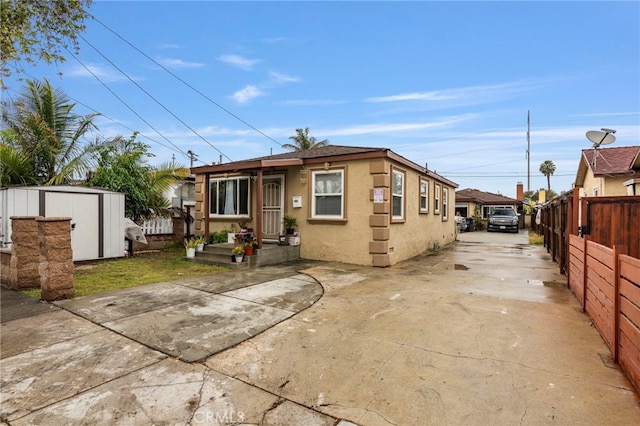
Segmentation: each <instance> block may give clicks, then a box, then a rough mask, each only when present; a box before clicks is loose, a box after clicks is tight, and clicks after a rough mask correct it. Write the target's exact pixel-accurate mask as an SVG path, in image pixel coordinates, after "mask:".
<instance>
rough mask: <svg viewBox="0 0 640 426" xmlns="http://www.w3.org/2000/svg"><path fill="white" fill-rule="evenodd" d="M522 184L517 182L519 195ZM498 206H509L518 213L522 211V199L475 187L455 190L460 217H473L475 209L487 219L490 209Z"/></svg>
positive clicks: (457, 211)
mask: <svg viewBox="0 0 640 426" xmlns="http://www.w3.org/2000/svg"><path fill="white" fill-rule="evenodd" d="M521 185H522V184H518V187H517V193H518V196H519V197H521V194H522V187H521ZM498 207H511V208H512V209H514V210H515V211H516V212H518V213H522V201H521V200H516V199H514V198H509V197H505V196H503V195H500V194H493V193H491V192H484V191H479V190H477V189H469V188H467V189H461V190H459V191H456V210H455V211H456V214H458V213H460V216H462V217H474V216H475V214H476V209H478V212H479V213H480V216H481V217H482V219H487V218H488V217H489V213H491V210H493V209H495V208H498Z"/></svg>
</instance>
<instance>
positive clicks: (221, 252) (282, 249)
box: [189, 243, 300, 269]
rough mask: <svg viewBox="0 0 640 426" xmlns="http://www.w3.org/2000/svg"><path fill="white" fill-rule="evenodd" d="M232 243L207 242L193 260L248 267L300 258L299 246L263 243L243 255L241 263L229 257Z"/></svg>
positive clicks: (234, 266) (232, 266)
mask: <svg viewBox="0 0 640 426" xmlns="http://www.w3.org/2000/svg"><path fill="white" fill-rule="evenodd" d="M233 247H234V244H232V243H223V244H207V245H205V246H204V250H203V251H197V252H196V257H195V258H192V259H189V260H192V261H194V262H202V263H210V264H215V265H223V266H227V267H230V268H236V269H237V268H250V267H255V266H264V265H274V264H278V263H283V262H288V261H291V260H299V259H300V246H279V245H277V244H264V245H263V246H262V248H261V249H259V250H254V253H253V256H245V257H244V261H243V262H242V263H236V262H233V260H232V259H231V249H232V248H233Z"/></svg>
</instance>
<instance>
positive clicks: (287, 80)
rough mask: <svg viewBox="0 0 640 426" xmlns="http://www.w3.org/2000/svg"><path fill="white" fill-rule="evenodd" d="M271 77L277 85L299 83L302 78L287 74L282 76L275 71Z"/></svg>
mask: <svg viewBox="0 0 640 426" xmlns="http://www.w3.org/2000/svg"><path fill="white" fill-rule="evenodd" d="M269 75H270V76H271V78H272V79H273V80H275V82H276V83H297V82H299V81H300V77H291V76H289V75H287V74H282V73H279V72H275V71H271V72H270V73H269Z"/></svg>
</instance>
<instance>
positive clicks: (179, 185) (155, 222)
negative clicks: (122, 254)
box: [141, 175, 196, 237]
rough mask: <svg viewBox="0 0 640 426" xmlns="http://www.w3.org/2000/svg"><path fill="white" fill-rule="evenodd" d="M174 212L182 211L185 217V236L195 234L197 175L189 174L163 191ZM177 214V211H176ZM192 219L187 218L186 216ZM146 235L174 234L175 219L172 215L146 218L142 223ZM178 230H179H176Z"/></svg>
mask: <svg viewBox="0 0 640 426" xmlns="http://www.w3.org/2000/svg"><path fill="white" fill-rule="evenodd" d="M162 196H163V198H164V199H165V200H167V202H168V203H169V207H171V208H172V209H173V211H174V212H176V211H180V212H182V213H183V216H184V217H185V220H184V236H186V237H189V236H191V235H193V218H194V216H195V205H196V196H195V176H193V175H189V176H187V177H186V178H185V179H184V180H181V181H179V182H176V183H174V184H172V185H171V186H170V187H169V188H168V189H166V190H165V191H163V192H162ZM174 214H176V213H174ZM189 217H190V218H191V219H186V218H189ZM141 227H142V229H143V231H144V233H145V235H155V234H173V233H174V232H173V220H172V218H170V217H157V218H154V219H149V220H146V221H145V222H144V223H143V224H142V225H141ZM176 231H177V230H176Z"/></svg>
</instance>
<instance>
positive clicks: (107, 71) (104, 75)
mask: <svg viewBox="0 0 640 426" xmlns="http://www.w3.org/2000/svg"><path fill="white" fill-rule="evenodd" d="M85 66H86V68H85V67H83V66H81V65H77V66H74V67H73V68H71V70H70V71H69V72H68V73H66V75H68V76H70V77H91V78H96V77H97V78H99V79H100V80H102V81H107V82H109V81H119V80H126V79H127V77H125V76H124V75H122V74H121V73H120V72H115V71H114V70H113V69H112V68H110V67H104V66H102V65H98V64H85ZM130 77H131V76H130ZM131 78H132V79H134V80H141V78H134V77H131Z"/></svg>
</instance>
